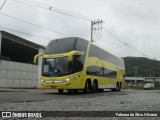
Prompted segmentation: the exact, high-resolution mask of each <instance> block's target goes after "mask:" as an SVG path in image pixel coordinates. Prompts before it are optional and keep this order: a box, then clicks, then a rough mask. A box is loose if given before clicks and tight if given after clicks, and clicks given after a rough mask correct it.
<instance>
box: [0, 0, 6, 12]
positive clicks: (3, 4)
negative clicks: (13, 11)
mask: <svg viewBox="0 0 160 120" xmlns="http://www.w3.org/2000/svg"><path fill="white" fill-rule="evenodd" d="M6 1H7V0H4V2H3V4H2V6H1V8H0V10H2V8H3V6H4V4H5V3H6Z"/></svg>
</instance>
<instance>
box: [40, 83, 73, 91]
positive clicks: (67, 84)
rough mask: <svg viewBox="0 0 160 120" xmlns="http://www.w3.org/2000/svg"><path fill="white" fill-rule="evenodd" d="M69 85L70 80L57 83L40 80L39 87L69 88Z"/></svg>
mask: <svg viewBox="0 0 160 120" xmlns="http://www.w3.org/2000/svg"><path fill="white" fill-rule="evenodd" d="M71 85H72V83H71V82H64V83H58V84H54V83H46V82H41V89H43V90H44V89H70V87H71Z"/></svg>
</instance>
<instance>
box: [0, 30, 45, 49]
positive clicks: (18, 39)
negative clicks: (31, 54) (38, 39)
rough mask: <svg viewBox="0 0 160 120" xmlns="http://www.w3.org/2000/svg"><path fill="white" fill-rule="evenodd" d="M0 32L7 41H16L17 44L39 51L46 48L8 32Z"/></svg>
mask: <svg viewBox="0 0 160 120" xmlns="http://www.w3.org/2000/svg"><path fill="white" fill-rule="evenodd" d="M0 32H1V33H2V37H4V38H6V39H9V40H12V41H15V42H17V43H20V44H23V45H26V46H29V47H32V48H34V49H39V48H44V49H45V46H42V45H39V44H36V43H34V42H31V41H29V40H26V39H24V38H21V37H19V36H17V35H14V34H11V33H9V32H6V31H0Z"/></svg>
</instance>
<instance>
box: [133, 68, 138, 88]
mask: <svg viewBox="0 0 160 120" xmlns="http://www.w3.org/2000/svg"><path fill="white" fill-rule="evenodd" d="M137 69H138V67H134V70H135V78H136V79H135V85H136V83H137V75H138V74H137V73H138V72H137Z"/></svg>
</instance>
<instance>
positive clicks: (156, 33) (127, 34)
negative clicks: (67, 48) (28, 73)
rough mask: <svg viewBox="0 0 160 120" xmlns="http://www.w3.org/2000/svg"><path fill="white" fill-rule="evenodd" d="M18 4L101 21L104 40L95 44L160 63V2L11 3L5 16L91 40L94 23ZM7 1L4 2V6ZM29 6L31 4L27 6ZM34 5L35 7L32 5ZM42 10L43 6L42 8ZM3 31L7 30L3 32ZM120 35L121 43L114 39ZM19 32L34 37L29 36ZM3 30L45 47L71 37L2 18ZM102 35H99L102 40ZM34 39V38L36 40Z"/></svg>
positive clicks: (65, 0) (5, 8) (72, 0)
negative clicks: (54, 40)
mask: <svg viewBox="0 0 160 120" xmlns="http://www.w3.org/2000/svg"><path fill="white" fill-rule="evenodd" d="M17 1H25V2H26V1H29V3H31V1H36V2H40V3H43V4H46V5H48V6H52V7H55V8H57V9H61V10H65V11H69V12H74V13H77V14H81V15H84V16H88V17H91V18H93V20H94V18H98V19H101V20H103V21H104V22H105V25H103V29H102V34H101V37H99V38H100V39H99V40H96V39H97V37H96V35H98V32H97V33H96V34H95V35H94V39H95V41H96V42H95V44H98V45H99V46H101V47H103V48H105V49H106V50H108V51H110V52H112V53H113V54H115V55H117V56H119V57H125V56H143V55H142V53H144V54H145V55H146V56H143V57H149V58H152V59H153V58H156V59H160V54H159V52H160V0H7V2H6V4H5V5H4V6H3V8H2V10H1V12H3V13H5V14H7V15H10V16H12V17H16V18H19V19H21V20H24V21H27V22H30V23H33V24H36V25H39V26H43V27H45V28H48V29H51V30H55V31H58V32H61V33H64V34H68V35H71V36H75V37H81V38H85V39H87V40H90V31H91V30H90V28H91V25H90V24H91V23H90V21H87V20H83V19H79V18H75V17H71V16H67V15H64V14H60V13H57V12H54V11H51V10H49V9H43V8H39V6H40V5H38V4H34V5H36V6H37V7H35V6H30V5H27V4H23V3H20V2H17ZM3 2H4V0H0V6H1V5H2V4H3ZM26 3H28V2H26ZM32 5H33V4H32ZM41 7H42V6H41ZM2 27H3V28H2ZM104 27H106V28H105V29H107V30H108V31H109V32H112V33H116V35H118V38H119V40H121V41H122V42H123V43H127V46H129V47H130V48H129V47H127V46H125V45H124V44H122V43H121V42H120V41H118V40H117V39H116V38H115V37H114V36H113V35H111V34H109V33H108V32H106V30H105V29H104ZM4 28H8V29H11V30H16V31H19V32H23V33H26V34H30V35H25V34H21V33H17V32H13V31H9V30H7V29H4ZM0 30H6V31H9V32H11V33H14V34H16V35H18V36H21V37H23V38H25V39H28V40H30V41H33V42H35V43H38V44H41V45H47V44H48V42H49V41H50V40H52V39H57V38H63V37H67V36H65V35H62V34H57V33H55V32H53V31H49V30H46V29H43V28H40V27H36V26H33V25H30V24H27V23H24V22H20V21H18V20H15V19H13V18H10V17H7V16H4V15H2V14H0ZM100 33H101V31H99V36H100ZM33 35H34V36H33ZM38 36H39V37H38Z"/></svg>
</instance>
